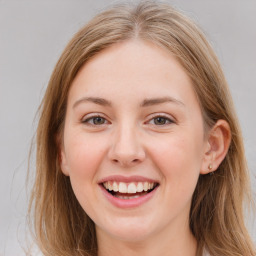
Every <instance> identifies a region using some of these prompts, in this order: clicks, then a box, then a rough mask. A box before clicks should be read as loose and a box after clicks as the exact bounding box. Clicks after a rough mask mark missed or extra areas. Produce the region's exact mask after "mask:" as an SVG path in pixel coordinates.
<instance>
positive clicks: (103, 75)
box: [69, 40, 197, 104]
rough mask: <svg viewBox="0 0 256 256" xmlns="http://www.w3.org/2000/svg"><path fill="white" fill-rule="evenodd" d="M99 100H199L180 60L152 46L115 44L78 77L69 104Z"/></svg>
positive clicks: (150, 44)
mask: <svg viewBox="0 0 256 256" xmlns="http://www.w3.org/2000/svg"><path fill="white" fill-rule="evenodd" d="M81 94H82V95H83V96H89V97H90V96H95V95H97V96H98V97H107V98H110V100H111V98H113V96H114V95H116V94H118V96H119V98H121V99H123V100H124V99H131V98H133V99H135V98H138V99H139V98H143V97H144V98H145V97H153V96H154V97H158V96H159V97H163V96H171V97H175V98H177V99H178V100H179V99H180V100H182V99H183V100H184V101H187V100H188V99H187V98H190V101H194V103H196V104H197V100H196V97H195V94H194V90H193V85H192V82H191V80H190V78H189V77H188V75H187V74H186V72H185V71H184V69H183V67H182V66H181V64H180V63H179V62H178V61H177V59H176V58H175V57H174V56H172V55H171V54H170V53H169V52H168V51H167V50H165V49H161V48H160V47H158V46H156V45H154V44H153V43H150V42H144V41H141V40H131V41H127V42H122V43H118V44H114V45H112V46H111V47H109V48H107V49H106V50H104V51H102V52H100V53H99V54H97V55H96V56H94V57H93V58H92V59H91V60H90V61H88V62H87V63H86V64H85V65H84V66H83V67H82V68H81V69H80V71H79V72H78V74H77V76H76V77H75V79H74V81H73V83H72V85H71V89H70V94H69V101H73V100H75V99H76V98H77V97H81V96H82V95H81Z"/></svg>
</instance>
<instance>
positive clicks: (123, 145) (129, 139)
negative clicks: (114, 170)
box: [108, 125, 146, 167]
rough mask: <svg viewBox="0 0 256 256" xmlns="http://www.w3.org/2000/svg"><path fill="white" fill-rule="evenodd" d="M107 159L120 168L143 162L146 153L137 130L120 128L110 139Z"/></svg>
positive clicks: (126, 127) (125, 127)
mask: <svg viewBox="0 0 256 256" xmlns="http://www.w3.org/2000/svg"><path fill="white" fill-rule="evenodd" d="M111 140H112V141H111V147H110V149H109V152H108V157H109V159H110V160H111V161H112V162H113V163H114V164H118V165H120V166H122V167H132V166H134V165H137V164H139V163H141V162H143V161H144V159H145V157H146V153H145V150H144V147H143V145H142V142H141V136H139V134H138V131H137V129H136V128H135V127H134V128H132V127H129V126H128V125H126V126H123V127H120V128H119V129H118V131H115V133H114V135H113V136H112V137H111Z"/></svg>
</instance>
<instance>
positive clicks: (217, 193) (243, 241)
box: [29, 2, 255, 256]
mask: <svg viewBox="0 0 256 256" xmlns="http://www.w3.org/2000/svg"><path fill="white" fill-rule="evenodd" d="M134 38H138V39H140V40H145V41H150V42H153V43H154V44H156V45H158V46H159V47H162V48H165V49H167V50H168V51H169V52H170V54H173V55H175V56H176V57H177V59H178V60H179V62H180V63H181V64H182V66H183V67H184V69H185V71H186V73H187V74H188V75H189V76H190V78H191V80H192V82H193V86H194V90H195V92H196V95H197V97H198V101H199V103H200V106H201V110H202V115H203V118H204V122H205V127H212V126H213V125H214V124H215V123H216V121H217V120H219V119H224V120H226V121H227V122H228V123H229V125H230V129H231V134H232V138H231V144H230V148H229V150H228V153H227V155H226V157H225V159H224V161H223V162H222V164H221V165H220V166H219V168H218V170H217V171H216V172H215V174H214V175H201V176H200V177H199V180H198V184H197V187H196V189H195V192H194V195H193V199H192V205H191V210H190V228H191V231H192V233H193V235H194V236H195V238H196V239H197V242H198V253H197V255H202V251H203V248H207V250H208V251H209V252H210V254H211V255H212V256H217V255H222V256H245V255H246V256H253V255H255V248H254V246H253V243H252V242H251V240H250V237H249V235H248V232H247V230H246V227H245V225H244V215H243V206H244V204H243V203H244V202H245V200H247V203H248V202H250V184H249V178H248V169H247V165H246V159H245V153H244V147H243V141H242V135H241V131H240V128H239V124H238V120H237V117H236V114H235V111H234V107H233V103H232V99H231V96H230V92H229V89H228V85H227V82H226V80H225V77H224V75H223V72H222V69H221V67H220V64H219V62H218V60H217V58H216V56H215V54H214V52H213V50H212V48H211V47H210V45H209V43H208V42H207V41H206V39H205V37H204V35H203V34H202V32H201V31H200V30H199V29H198V27H197V26H196V25H195V24H194V23H193V22H192V21H190V20H189V19H188V18H187V17H185V16H183V15H182V14H180V13H179V12H177V11H176V10H174V9H173V8H172V7H170V6H169V5H166V4H161V3H155V2H142V3H140V4H138V5H136V6H130V5H119V6H117V7H113V8H111V9H109V10H107V11H104V12H103V13H101V14H99V15H97V16H96V17H95V18H94V19H93V20H91V21H90V22H89V23H88V24H87V25H86V26H85V27H83V28H82V29H81V30H80V31H79V32H78V33H77V34H76V35H75V36H74V37H73V39H72V40H71V41H70V43H69V44H68V45H67V47H66V48H65V50H64V52H63V53H62V55H61V57H60V59H59V61H58V63H57V65H56V67H55V69H54V71H53V73H52V76H51V79H50V81H49V85H48V88H47V90H46V93H45V96H44V98H43V101H42V103H41V105H40V109H39V113H40V120H39V123H38V129H37V151H36V152H37V154H36V177H35V182H34V186H33V190H32V193H31V199H30V207H29V214H30V225H31V226H32V227H33V233H34V238H35V240H36V243H37V245H38V246H39V248H40V250H41V251H42V252H43V254H44V255H62V256H63V255H96V254H97V240H96V234H95V228H94V223H93V222H92V221H91V220H90V218H89V217H88V216H87V215H86V213H85V212H84V210H83V209H82V208H81V206H80V205H79V203H78V201H77V199H76V197H75V195H74V193H73V191H72V188H71V185H70V181H69V178H68V177H66V176H64V175H63V174H62V172H61V170H60V165H59V159H58V155H59V143H60V140H61V136H62V131H63V124H64V122H65V112H66V105H67V97H68V92H69V89H70V85H71V83H72V81H73V80H74V78H75V76H76V74H77V72H78V71H79V70H80V68H81V67H82V66H83V65H84V64H85V63H86V62H87V61H88V60H89V59H90V58H92V57H93V56H95V55H96V54H97V53H99V52H101V51H102V50H104V49H105V48H108V47H109V46H111V45H113V44H115V43H118V42H122V41H126V40H130V39H134Z"/></svg>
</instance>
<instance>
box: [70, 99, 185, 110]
mask: <svg viewBox="0 0 256 256" xmlns="http://www.w3.org/2000/svg"><path fill="white" fill-rule="evenodd" d="M86 102H92V103H95V104H97V105H101V106H107V107H111V105H112V104H111V102H110V101H108V100H106V99H103V98H99V97H83V98H81V99H79V100H77V101H76V102H75V103H74V105H73V108H75V107H77V105H79V104H80V103H86ZM168 102H171V103H175V104H178V105H181V106H185V104H184V103H183V102H182V101H180V100H177V99H175V98H173V97H161V98H151V99H145V100H143V102H142V103H141V104H140V106H141V107H148V106H153V105H158V104H163V103H168Z"/></svg>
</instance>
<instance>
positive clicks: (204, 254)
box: [203, 249, 211, 256]
mask: <svg viewBox="0 0 256 256" xmlns="http://www.w3.org/2000/svg"><path fill="white" fill-rule="evenodd" d="M203 256H211V255H210V254H209V252H208V251H206V250H205V249H204V251H203Z"/></svg>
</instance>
